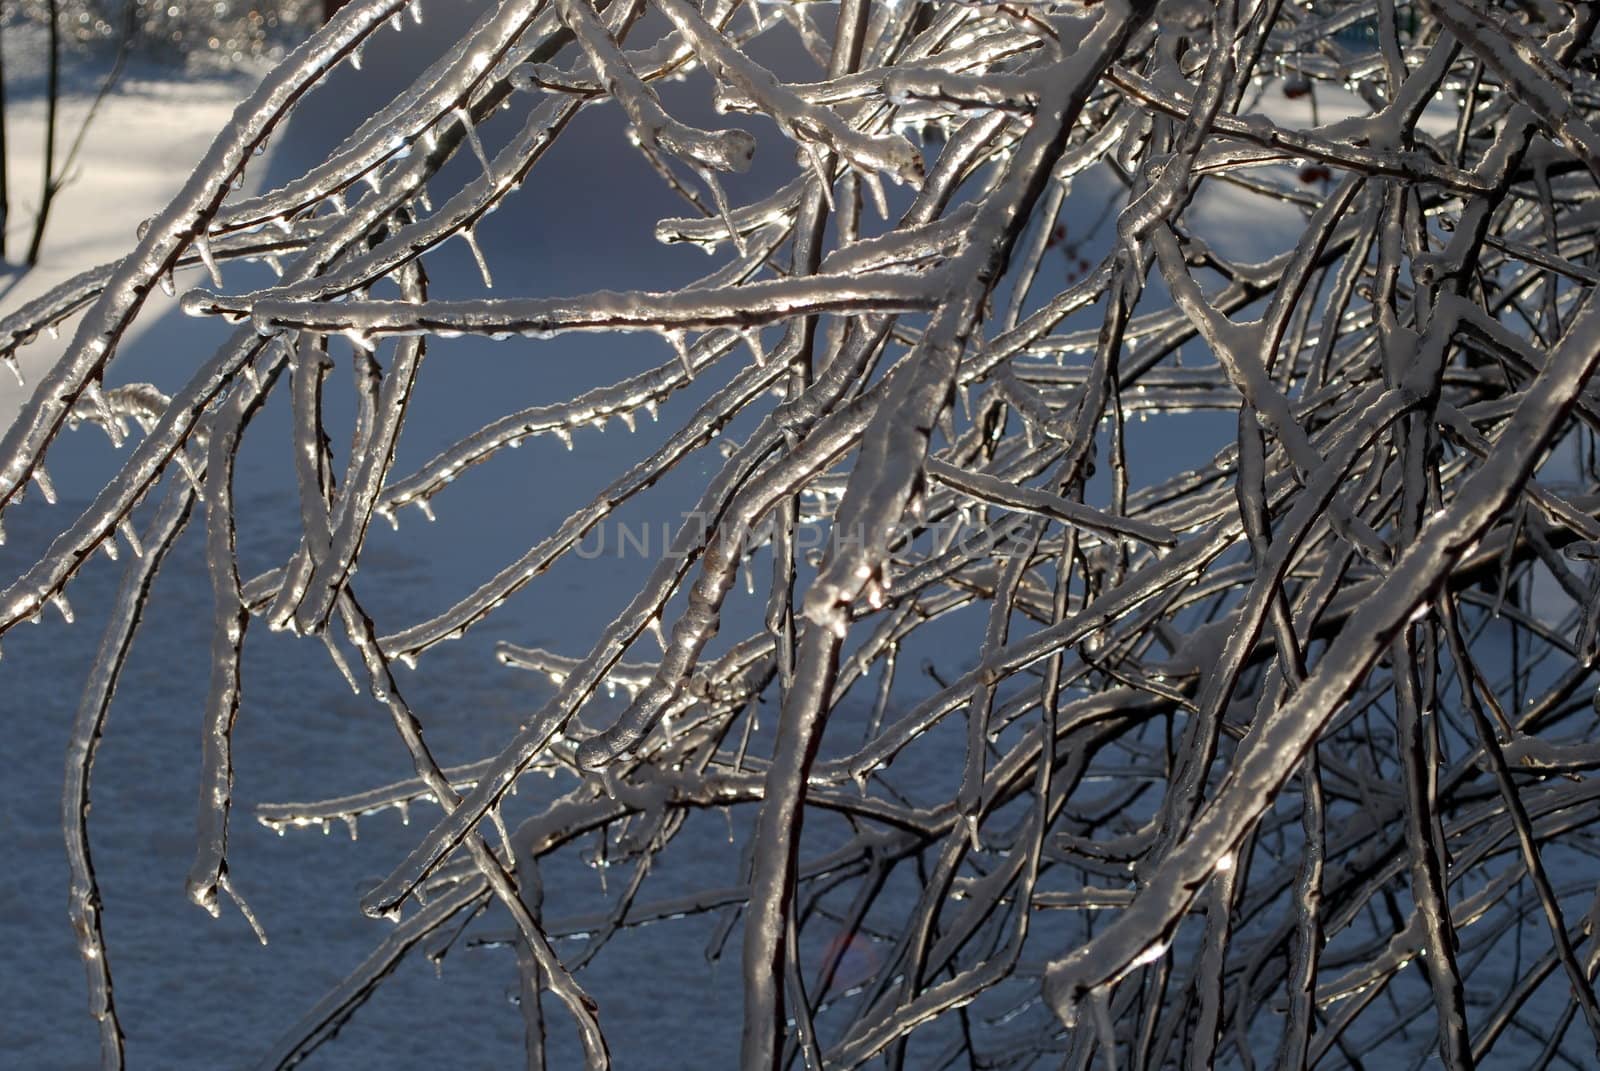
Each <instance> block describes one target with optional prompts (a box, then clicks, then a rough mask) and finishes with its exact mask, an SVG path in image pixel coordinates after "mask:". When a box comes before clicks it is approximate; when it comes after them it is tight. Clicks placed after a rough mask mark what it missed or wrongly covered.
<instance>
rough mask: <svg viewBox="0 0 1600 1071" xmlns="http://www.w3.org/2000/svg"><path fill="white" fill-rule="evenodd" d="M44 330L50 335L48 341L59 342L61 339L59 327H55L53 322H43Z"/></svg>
mask: <svg viewBox="0 0 1600 1071" xmlns="http://www.w3.org/2000/svg"><path fill="white" fill-rule="evenodd" d="M44 330H45V334H47V335H49V336H50V341H51V342H59V341H60V340H61V329H60V328H59V327H57V326H56V325H55V324H54V323H47V324H45V325H44Z"/></svg>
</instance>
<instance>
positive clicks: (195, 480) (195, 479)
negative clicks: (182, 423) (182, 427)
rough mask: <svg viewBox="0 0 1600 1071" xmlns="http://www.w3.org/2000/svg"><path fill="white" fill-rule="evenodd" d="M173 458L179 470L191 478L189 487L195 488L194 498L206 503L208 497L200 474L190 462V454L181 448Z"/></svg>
mask: <svg viewBox="0 0 1600 1071" xmlns="http://www.w3.org/2000/svg"><path fill="white" fill-rule="evenodd" d="M172 456H173V459H174V460H175V461H177V463H178V468H179V469H181V470H183V474H184V475H185V476H187V477H188V478H189V485H190V486H191V487H193V488H194V497H195V498H197V499H199V500H200V501H202V502H204V501H205V497H206V493H205V489H204V488H203V487H202V486H201V484H200V474H199V473H197V472H196V471H195V470H194V465H193V464H192V463H190V461H189V452H188V451H187V450H185V449H183V448H182V447H181V446H180V447H179V448H178V452H177V453H175V454H173V455H172Z"/></svg>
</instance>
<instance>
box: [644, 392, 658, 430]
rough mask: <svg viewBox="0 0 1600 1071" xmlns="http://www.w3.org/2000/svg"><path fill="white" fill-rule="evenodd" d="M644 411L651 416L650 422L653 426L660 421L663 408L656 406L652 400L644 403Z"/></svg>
mask: <svg viewBox="0 0 1600 1071" xmlns="http://www.w3.org/2000/svg"><path fill="white" fill-rule="evenodd" d="M644 411H645V412H647V413H649V414H650V422H651V423H652V424H653V423H655V422H656V421H657V420H658V419H660V416H661V407H660V406H659V405H657V404H656V400H655V399H654V398H650V399H648V400H647V401H646V402H645V403H644Z"/></svg>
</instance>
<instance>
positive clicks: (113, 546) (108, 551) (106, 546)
mask: <svg viewBox="0 0 1600 1071" xmlns="http://www.w3.org/2000/svg"><path fill="white" fill-rule="evenodd" d="M100 549H101V550H102V551H104V552H105V556H106V557H108V558H110V559H111V560H112V561H116V560H117V558H118V557H120V555H119V554H118V553H117V537H116V536H108V537H106V538H105V539H102V540H101V541H100Z"/></svg>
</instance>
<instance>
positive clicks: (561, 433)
mask: <svg viewBox="0 0 1600 1071" xmlns="http://www.w3.org/2000/svg"><path fill="white" fill-rule="evenodd" d="M555 433H556V438H558V439H560V440H561V442H562V445H564V446H565V447H566V448H567V449H568V450H571V449H572V432H570V431H568V430H567V429H566V428H556V429H555Z"/></svg>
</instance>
